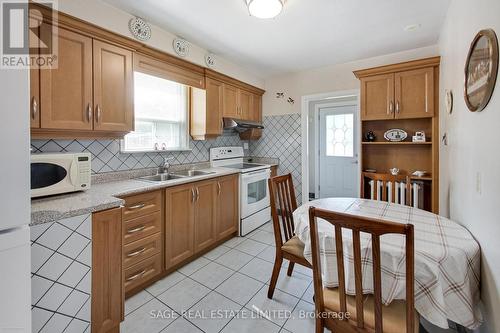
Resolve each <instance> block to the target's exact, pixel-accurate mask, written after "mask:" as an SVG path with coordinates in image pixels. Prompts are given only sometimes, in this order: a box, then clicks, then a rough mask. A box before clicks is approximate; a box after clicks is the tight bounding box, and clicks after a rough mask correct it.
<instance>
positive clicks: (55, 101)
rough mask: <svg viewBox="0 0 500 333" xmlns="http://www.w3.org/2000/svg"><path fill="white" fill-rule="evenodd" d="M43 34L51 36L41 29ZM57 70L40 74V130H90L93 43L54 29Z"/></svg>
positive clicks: (87, 38)
mask: <svg viewBox="0 0 500 333" xmlns="http://www.w3.org/2000/svg"><path fill="white" fill-rule="evenodd" d="M41 33H42V34H49V33H52V29H51V27H50V26H49V25H42V27H41ZM54 38H57V39H58V43H59V44H58V52H59V53H58V67H57V68H56V69H50V70H49V69H42V70H40V111H41V115H40V117H41V127H42V128H46V129H72V130H91V129H92V119H91V117H92V114H91V111H92V39H91V38H89V37H85V36H82V35H79V34H77V33H74V32H72V31H68V30H65V29H63V28H61V27H59V28H58V29H57V35H56V36H54Z"/></svg>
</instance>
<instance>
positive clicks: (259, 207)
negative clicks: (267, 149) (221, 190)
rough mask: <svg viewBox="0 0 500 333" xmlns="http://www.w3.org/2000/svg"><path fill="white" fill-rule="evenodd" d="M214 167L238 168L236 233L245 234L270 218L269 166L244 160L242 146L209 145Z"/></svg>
mask: <svg viewBox="0 0 500 333" xmlns="http://www.w3.org/2000/svg"><path fill="white" fill-rule="evenodd" d="M210 163H211V164H212V166H213V167H223V168H231V169H237V170H239V171H240V226H239V236H245V235H246V234H248V233H249V232H251V231H253V230H255V229H257V228H258V227H260V226H261V225H263V224H264V223H266V222H268V221H269V220H270V219H271V208H270V202H269V190H268V185H267V181H268V179H269V177H270V176H271V166H270V165H267V164H258V163H245V162H244V151H243V148H242V147H220V148H212V149H210Z"/></svg>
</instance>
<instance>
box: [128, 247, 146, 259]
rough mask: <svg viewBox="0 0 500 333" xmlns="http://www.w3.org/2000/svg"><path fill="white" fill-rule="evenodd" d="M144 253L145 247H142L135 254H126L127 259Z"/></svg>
mask: <svg viewBox="0 0 500 333" xmlns="http://www.w3.org/2000/svg"><path fill="white" fill-rule="evenodd" d="M144 251H146V248H145V247H143V248H142V249H140V250H137V251H135V252H132V253H129V254H127V258H133V257H137V256H138V255H139V254H142V253H143V252H144Z"/></svg>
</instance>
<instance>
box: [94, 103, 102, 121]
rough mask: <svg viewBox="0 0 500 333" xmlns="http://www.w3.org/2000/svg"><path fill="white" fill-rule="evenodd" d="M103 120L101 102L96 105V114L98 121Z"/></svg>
mask: <svg viewBox="0 0 500 333" xmlns="http://www.w3.org/2000/svg"><path fill="white" fill-rule="evenodd" d="M100 120H101V107H100V106H99V104H97V106H96V116H95V121H96V123H98V122H99V121H100Z"/></svg>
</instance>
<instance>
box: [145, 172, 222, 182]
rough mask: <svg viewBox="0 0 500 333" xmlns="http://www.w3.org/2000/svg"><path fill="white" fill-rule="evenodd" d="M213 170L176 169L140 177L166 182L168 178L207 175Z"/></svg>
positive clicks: (151, 180)
mask: <svg viewBox="0 0 500 333" xmlns="http://www.w3.org/2000/svg"><path fill="white" fill-rule="evenodd" d="M214 173H215V172H213V171H201V170H183V171H176V172H172V173H160V174H157V175H153V176H147V177H141V178H139V179H141V180H146V181H150V182H165V181H168V180H174V179H181V178H190V177H196V176H206V175H211V174H214Z"/></svg>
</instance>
